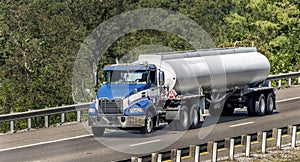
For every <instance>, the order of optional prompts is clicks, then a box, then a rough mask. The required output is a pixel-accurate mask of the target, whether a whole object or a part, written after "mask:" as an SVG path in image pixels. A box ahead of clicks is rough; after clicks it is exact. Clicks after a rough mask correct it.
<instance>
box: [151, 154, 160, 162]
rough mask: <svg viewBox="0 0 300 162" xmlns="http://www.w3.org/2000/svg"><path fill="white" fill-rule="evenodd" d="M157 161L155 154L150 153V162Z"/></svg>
mask: <svg viewBox="0 0 300 162" xmlns="http://www.w3.org/2000/svg"><path fill="white" fill-rule="evenodd" d="M157 159H158V155H157V153H152V154H151V162H157Z"/></svg>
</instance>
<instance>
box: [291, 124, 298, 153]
mask: <svg viewBox="0 0 300 162" xmlns="http://www.w3.org/2000/svg"><path fill="white" fill-rule="evenodd" d="M291 142H292V144H291V146H292V148H296V143H297V126H292V141H291Z"/></svg>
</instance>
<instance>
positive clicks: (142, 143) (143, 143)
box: [130, 139, 161, 147]
mask: <svg viewBox="0 0 300 162" xmlns="http://www.w3.org/2000/svg"><path fill="white" fill-rule="evenodd" d="M159 141H161V140H159V139H158V140H153V141H147V142H141V143H136V144H132V145H130V146H131V147H133V146H139V145H145V144H149V143H154V142H159Z"/></svg>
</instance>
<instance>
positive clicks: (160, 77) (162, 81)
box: [158, 71, 165, 85]
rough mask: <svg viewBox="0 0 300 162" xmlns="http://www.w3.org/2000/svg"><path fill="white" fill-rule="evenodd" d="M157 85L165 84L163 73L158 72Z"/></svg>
mask: <svg viewBox="0 0 300 162" xmlns="http://www.w3.org/2000/svg"><path fill="white" fill-rule="evenodd" d="M158 77H159V85H164V84H165V73H164V72H163V71H160V72H159V76H158Z"/></svg>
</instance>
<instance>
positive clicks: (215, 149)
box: [212, 142, 218, 162]
mask: <svg viewBox="0 0 300 162" xmlns="http://www.w3.org/2000/svg"><path fill="white" fill-rule="evenodd" d="M217 159H218V143H217V142H214V143H213V148H212V162H217Z"/></svg>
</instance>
